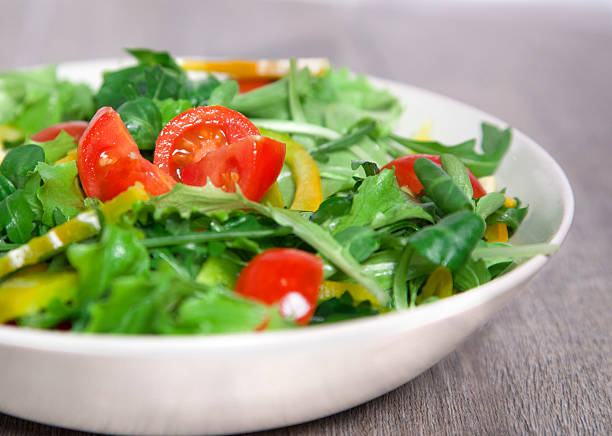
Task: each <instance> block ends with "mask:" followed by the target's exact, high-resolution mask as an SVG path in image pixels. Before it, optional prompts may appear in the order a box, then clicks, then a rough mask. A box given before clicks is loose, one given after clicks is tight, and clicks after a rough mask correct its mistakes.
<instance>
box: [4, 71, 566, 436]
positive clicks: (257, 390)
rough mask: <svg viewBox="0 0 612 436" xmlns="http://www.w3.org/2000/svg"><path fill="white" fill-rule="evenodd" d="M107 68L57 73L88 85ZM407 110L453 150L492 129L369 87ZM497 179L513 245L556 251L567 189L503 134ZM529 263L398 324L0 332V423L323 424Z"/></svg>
mask: <svg viewBox="0 0 612 436" xmlns="http://www.w3.org/2000/svg"><path fill="white" fill-rule="evenodd" d="M116 65H117V63H116V62H100V61H97V62H86V63H72V64H65V65H62V67H61V68H60V71H61V73H62V74H63V75H64V76H68V77H71V78H78V79H84V80H87V81H89V82H90V83H92V84H96V83H99V74H100V71H101V70H102V69H110V68H114V67H115V66H116ZM375 82H376V83H377V84H379V85H381V86H385V87H387V88H388V89H389V90H390V91H391V92H392V93H394V94H395V95H396V96H398V97H399V98H400V99H401V101H402V103H403V104H404V105H405V108H406V111H405V114H404V116H403V117H402V119H401V121H400V122H399V125H398V129H397V132H398V133H403V134H412V133H414V131H415V130H416V129H417V127H418V126H419V125H420V124H421V123H422V122H424V121H427V120H431V121H433V123H434V137H436V138H437V139H440V140H442V141H448V142H458V141H460V140H464V139H467V138H471V137H474V136H478V135H479V131H480V122H481V121H483V120H487V121H490V122H493V123H496V124H498V125H503V124H504V123H502V122H501V121H499V120H497V119H495V118H494V117H492V116H490V115H487V114H485V113H483V112H481V111H479V110H476V109H474V108H472V107H470V106H467V105H465V104H462V103H459V102H457V101H454V100H451V99H448V98H446V97H442V96H439V95H436V94H433V93H430V92H428V91H424V90H421V89H417V88H413V87H409V86H405V85H401V84H398V83H393V82H389V81H383V80H376V81H375ZM496 178H497V180H498V183H499V185H500V186H507V187H508V191H509V192H510V193H511V194H512V195H516V196H519V197H520V198H521V199H522V200H524V202H525V203H527V204H529V205H530V212H529V214H528V217H527V218H526V220H525V222H524V223H523V225H522V227H521V228H520V230H519V231H518V232H517V234H516V235H515V236H514V238H513V241H514V242H515V243H518V244H520V243H536V242H552V243H555V244H561V242H562V241H563V239H564V238H565V236H566V234H567V232H568V230H569V227H570V224H571V221H572V217H573V213H574V200H573V195H572V190H571V187H570V185H569V182H568V180H567V177H566V176H565V174H564V173H563V171H562V170H561V168H560V167H559V165H558V164H557V163H556V162H555V161H554V160H553V158H552V157H551V156H550V155H549V154H548V153H547V152H546V151H544V150H543V149H542V148H541V147H540V146H538V145H537V144H536V143H535V142H534V141H533V140H531V139H529V138H528V137H527V136H525V135H524V134H522V133H521V132H518V131H516V130H515V131H514V140H513V144H512V147H511V149H510V152H509V154H508V156H507V157H506V158H505V160H504V161H503V163H502V165H501V166H500V168H499V170H498V172H497V174H496ZM547 260H548V258H547V257H546V256H537V257H534V258H532V259H530V260H528V261H526V262H524V263H523V264H521V265H520V266H519V267H517V268H516V269H514V270H513V271H511V272H510V273H508V274H506V275H504V276H502V277H500V278H497V279H495V280H493V281H492V282H490V283H487V284H485V285H483V286H480V287H478V288H476V289H473V290H470V291H468V292H465V293H462V294H459V295H456V296H453V297H452V298H448V299H445V300H442V301H439V302H436V303H432V304H428V305H425V306H421V307H418V308H416V309H414V310H410V311H405V312H394V313H389V314H386V315H380V316H375V317H371V318H365V319H359V320H354V321H347V322H342V323H338V324H332V325H326V326H315V327H308V328H304V329H300V330H292V331H280V332H269V333H262V334H236V335H217V336H189V337H152V336H135V337H128V336H104V335H88V334H72V333H65V332H54V331H36V330H29V329H25V328H15V327H8V326H0V356H1V357H0V386H1V388H0V410H1V411H2V412H4V413H8V414H11V415H15V416H18V417H22V418H26V419H30V420H33V421H39V422H43V423H47V424H52V425H57V426H62V427H69V428H73V429H80V430H87V431H96V432H108V433H122V434H160V435H162V434H170V433H171V434H196V433H198V434H201V433H231V432H244V431H254V430H260V429H265V428H271V427H279V426H285V425H290V424H295V423H299V422H304V421H308V420H312V419H315V418H319V417H323V416H326V415H330V414H333V413H336V412H339V411H341V410H344V409H347V408H350V407H353V406H355V405H357V404H360V403H363V402H365V401H368V400H370V399H372V398H375V397H377V396H379V395H381V394H383V393H385V392H388V391H390V390H392V389H395V388H396V387H398V386H400V385H402V384H404V383H406V382H407V381H408V380H410V379H412V378H413V377H416V376H417V375H419V374H420V373H421V372H423V371H424V370H426V369H427V368H429V367H431V366H432V365H434V364H435V363H436V362H438V361H439V360H440V359H441V358H443V357H444V356H445V355H447V354H448V353H450V352H451V351H453V350H454V349H455V348H456V347H457V346H458V345H459V344H460V343H461V342H463V341H464V340H465V339H466V338H467V337H468V336H469V335H470V334H471V333H472V332H474V330H476V329H477V328H478V327H479V326H481V325H482V324H483V323H484V322H485V321H486V320H487V319H489V318H490V317H491V315H492V314H493V313H494V312H495V311H497V310H498V309H499V308H501V307H502V306H503V305H504V303H505V302H506V301H507V300H508V299H509V298H511V297H512V296H513V295H514V294H516V293H518V292H519V291H520V289H521V287H522V286H523V285H524V284H525V283H526V282H527V280H529V279H530V278H531V277H533V275H534V274H535V273H536V272H537V271H538V270H539V269H540V268H542V266H543V265H544V264H545V263H546V262H547Z"/></svg>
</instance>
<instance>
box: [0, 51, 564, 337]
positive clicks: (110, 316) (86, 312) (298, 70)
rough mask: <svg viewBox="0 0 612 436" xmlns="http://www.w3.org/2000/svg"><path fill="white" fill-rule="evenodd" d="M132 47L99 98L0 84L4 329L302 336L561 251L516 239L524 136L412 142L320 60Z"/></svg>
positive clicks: (369, 95)
mask: <svg viewBox="0 0 612 436" xmlns="http://www.w3.org/2000/svg"><path fill="white" fill-rule="evenodd" d="M128 51H129V53H130V54H131V55H133V57H134V58H135V60H136V64H135V65H133V66H130V67H127V68H122V69H118V70H116V71H108V72H106V73H104V76H103V82H102V85H101V86H100V87H99V89H97V90H92V89H91V88H90V87H89V86H87V85H85V84H79V83H73V82H70V81H67V80H62V79H60V78H58V77H57V74H56V69H55V67H53V66H50V67H44V68H39V69H33V70H27V71H20V72H5V73H0V144H1V145H2V162H1V164H0V252H1V253H0V281H1V282H0V323H5V324H12V325H18V326H26V327H33V328H43V329H60V330H73V331H79V332H99V333H122V334H214V333H230V332H248V331H261V330H272V329H287V328H302V327H304V326H307V325H313V324H321V323H330V322H336V321H341V320H347V319H353V318H359V317H366V316H373V315H377V314H381V313H385V312H388V311H392V310H409V309H412V308H414V307H416V306H419V305H423V304H429V303H432V302H434V301H437V300H439V299H443V298H449V297H451V296H453V295H455V294H457V293H460V292H465V291H467V290H469V289H471V288H474V287H476V286H479V285H481V284H483V283H486V282H488V281H490V280H493V279H495V278H496V277H498V276H500V275H502V274H504V273H505V272H507V271H508V270H510V269H512V268H513V267H514V266H515V265H516V264H517V263H518V262H519V261H521V260H522V259H524V258H527V257H530V256H533V255H536V254H547V253H550V252H552V251H554V249H555V247H554V246H550V245H545V244H537V245H523V246H512V245H511V244H510V243H509V242H508V238H509V237H510V236H512V234H513V233H514V232H515V231H516V229H517V228H518V226H519V225H520V224H521V222H522V221H523V219H524V218H525V216H526V214H527V210H528V209H527V207H526V206H524V205H523V204H522V203H521V201H520V199H518V198H513V197H512V196H511V195H510V194H509V193H510V192H511V187H508V193H506V190H505V189H501V190H496V188H495V186H494V183H492V181H493V182H494V179H492V177H491V176H492V174H493V173H494V171H495V169H496V168H497V166H498V165H499V163H500V161H501V160H502V158H503V156H504V154H505V153H506V152H507V150H508V148H509V147H510V144H511V138H512V132H511V129H510V128H506V129H503V128H499V127H498V126H494V125H491V124H488V123H483V124H482V139H481V141H480V143H479V144H477V141H476V140H473V139H471V140H468V141H465V142H463V143H460V144H456V145H451V146H448V145H443V144H440V143H438V142H435V141H433V140H431V139H430V138H429V137H428V134H427V126H425V127H424V128H422V129H421V131H420V132H418V134H417V136H416V137H414V138H405V137H400V136H397V135H395V134H394V133H393V131H392V128H393V124H394V122H395V121H396V120H397V118H398V117H399V115H400V114H401V110H402V109H401V105H400V104H399V102H398V100H397V99H396V98H395V97H394V96H393V95H391V94H389V93H388V92H387V91H385V90H381V89H376V88H374V87H372V86H371V85H370V84H369V83H368V81H367V80H366V78H364V77H361V76H355V75H353V74H351V73H349V72H348V71H347V70H346V69H339V70H336V69H332V68H330V67H329V66H328V64H327V63H326V62H324V61H322V60H315V61H311V62H310V63H308V62H304V61H303V60H302V61H297V62H296V61H265V62H264V61H220V62H202V61H186V62H184V63H182V64H181V65H179V63H178V62H177V61H176V60H175V59H173V58H172V57H171V56H170V55H169V54H167V53H163V52H154V51H150V50H143V49H138V50H128ZM304 64H306V65H307V66H304ZM186 69H197V70H203V71H206V72H207V73H202V72H200V73H195V74H194V73H190V74H188V73H187V72H186ZM212 73H214V74H212ZM219 73H221V74H219ZM198 74H199V76H198ZM485 186H486V187H487V188H486V189H485Z"/></svg>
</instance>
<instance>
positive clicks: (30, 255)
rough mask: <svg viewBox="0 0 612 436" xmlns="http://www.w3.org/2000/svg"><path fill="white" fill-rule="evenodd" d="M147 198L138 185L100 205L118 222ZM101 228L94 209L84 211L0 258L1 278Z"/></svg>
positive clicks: (91, 234)
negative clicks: (140, 201) (123, 215)
mask: <svg viewBox="0 0 612 436" xmlns="http://www.w3.org/2000/svg"><path fill="white" fill-rule="evenodd" d="M148 199H149V196H148V195H147V193H146V192H145V190H144V188H143V187H142V185H140V184H136V185H135V186H132V187H131V188H128V189H127V190H126V191H124V192H122V193H121V194H119V195H118V196H117V197H115V198H113V199H112V200H110V201H107V202H106V203H104V204H103V205H101V206H100V210H101V211H102V213H103V214H104V217H105V218H106V219H107V220H108V221H109V222H115V221H117V219H118V218H119V216H120V215H122V214H123V213H125V212H127V211H128V210H130V209H131V208H132V205H133V204H134V203H135V202H137V201H139V200H148ZM100 228H101V225H100V220H99V218H98V214H97V212H96V211H95V210H88V211H85V212H82V213H80V214H78V215H77V216H75V217H74V218H71V219H69V220H68V221H66V222H65V223H64V224H60V225H59V226H56V227H54V228H52V229H51V230H49V231H48V232H47V233H45V234H44V235H42V236H38V237H36V238H32V239H30V241H29V242H27V243H25V244H23V245H21V246H20V247H17V248H15V249H13V250H10V251H9V252H7V253H6V255H4V256H3V257H0V277H4V276H5V275H7V274H9V273H12V272H13V271H16V270H18V269H20V268H23V267H24V266H27V265H33V264H35V263H38V262H40V261H42V260H44V259H45V258H46V257H48V256H50V255H52V254H54V253H56V252H57V251H59V250H61V249H63V248H64V247H66V246H67V245H68V244H70V243H72V242H76V241H81V240H83V239H87V238H90V237H92V236H94V235H95V234H97V233H98V232H99V231H100Z"/></svg>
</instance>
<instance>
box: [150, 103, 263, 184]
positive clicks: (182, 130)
mask: <svg viewBox="0 0 612 436" xmlns="http://www.w3.org/2000/svg"><path fill="white" fill-rule="evenodd" d="M253 135H259V130H258V129H257V127H255V125H253V123H251V122H250V121H249V120H248V118H247V117H245V116H244V115H242V114H241V113H240V112H236V111H234V110H232V109H228V108H226V107H223V106H203V107H202V106H200V107H195V108H192V109H189V110H187V111H185V112H183V113H182V114H179V115H177V116H176V117H174V118H173V119H172V120H170V122H169V123H168V124H166V125H165V126H164V128H163V129H162V131H161V132H160V134H159V136H158V138H157V142H156V144H155V157H154V159H153V162H154V163H155V164H156V165H157V166H159V168H161V169H162V171H164V172H166V173H168V174H170V175H171V176H172V177H173V178H174V180H176V181H181V169H182V168H183V167H185V166H187V165H189V164H191V163H193V162H197V161H199V160H200V159H202V158H203V157H204V156H205V155H206V154H207V153H209V152H211V151H213V150H216V149H218V148H221V147H224V146H226V145H229V144H233V143H234V142H236V141H239V140H241V139H243V138H245V137H247V136H253Z"/></svg>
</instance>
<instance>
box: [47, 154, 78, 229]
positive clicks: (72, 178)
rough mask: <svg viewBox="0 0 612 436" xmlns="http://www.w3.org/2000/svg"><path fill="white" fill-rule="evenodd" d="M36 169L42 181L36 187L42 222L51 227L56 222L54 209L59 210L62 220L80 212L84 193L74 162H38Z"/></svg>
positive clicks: (56, 223)
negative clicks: (54, 163) (52, 163)
mask: <svg viewBox="0 0 612 436" xmlns="http://www.w3.org/2000/svg"><path fill="white" fill-rule="evenodd" d="M36 171H37V172H38V174H39V175H40V177H41V178H42V181H43V185H42V186H41V187H40V188H38V192H37V195H38V199H39V200H40V202H41V204H42V210H43V215H42V222H43V224H45V225H47V226H49V227H53V226H54V225H58V224H61V223H58V222H56V220H55V214H56V213H57V212H56V211H60V212H61V214H62V217H63V219H64V221H65V220H66V219H67V218H72V217H73V216H75V215H77V214H78V213H79V212H81V211H82V210H83V209H84V208H85V207H84V204H83V200H84V195H83V192H82V191H81V188H80V184H79V180H78V171H77V167H76V162H74V161H71V162H66V163H62V164H59V165H49V164H46V163H44V162H40V163H39V164H38V166H37V167H36Z"/></svg>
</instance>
